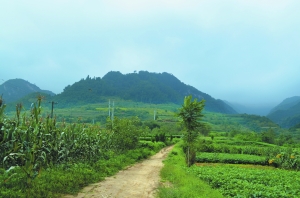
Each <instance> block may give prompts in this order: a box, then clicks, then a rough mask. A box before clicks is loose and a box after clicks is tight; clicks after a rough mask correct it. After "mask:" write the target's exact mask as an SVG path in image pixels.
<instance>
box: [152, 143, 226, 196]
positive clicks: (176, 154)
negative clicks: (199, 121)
mask: <svg viewBox="0 0 300 198" xmlns="http://www.w3.org/2000/svg"><path fill="white" fill-rule="evenodd" d="M182 143H183V142H182V141H181V142H179V143H178V144H176V145H175V147H174V148H173V150H172V151H171V152H170V154H169V155H168V157H167V159H166V160H164V167H163V168H162V170H161V172H160V175H161V178H162V183H161V185H160V187H159V191H158V196H159V197H160V198H190V197H198V198H219V197H223V196H222V195H221V194H220V193H219V192H218V191H217V190H214V189H212V188H211V187H209V186H208V185H207V184H206V183H205V182H203V181H201V180H199V178H198V177H197V176H196V175H194V174H193V173H192V172H191V171H190V169H186V168H185V164H184V158H185V154H184V153H183V151H182V149H181V147H182V146H183V145H182Z"/></svg>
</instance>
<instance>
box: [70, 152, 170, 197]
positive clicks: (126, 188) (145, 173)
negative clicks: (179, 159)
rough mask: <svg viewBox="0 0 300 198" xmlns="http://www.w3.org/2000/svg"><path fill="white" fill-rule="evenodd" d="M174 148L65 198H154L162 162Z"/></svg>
mask: <svg viewBox="0 0 300 198" xmlns="http://www.w3.org/2000/svg"><path fill="white" fill-rule="evenodd" d="M172 148H173V146H170V147H167V148H164V149H162V150H161V151H160V152H158V153H157V154H155V155H153V156H152V157H151V158H149V159H146V160H144V161H142V162H140V163H137V164H135V165H133V166H131V167H129V168H128V169H126V170H122V171H120V172H119V173H117V174H116V175H114V176H112V177H108V178H106V179H105V180H104V181H102V182H99V183H95V184H91V185H89V186H87V187H85V188H84V189H83V190H82V191H81V192H80V193H78V195H77V196H72V195H66V196H64V197H65V198H74V197H76V198H91V197H101V198H129V197H130V198H134V197H138V198H152V197H155V192H156V189H157V187H158V186H159V181H160V176H159V172H160V170H161V168H162V167H163V163H162V161H163V160H164V159H165V158H166V156H167V154H168V153H169V152H170V151H171V150H172Z"/></svg>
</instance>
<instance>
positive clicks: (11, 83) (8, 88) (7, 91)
mask: <svg viewBox="0 0 300 198" xmlns="http://www.w3.org/2000/svg"><path fill="white" fill-rule="evenodd" d="M35 92H40V93H45V94H48V95H55V94H54V93H53V92H52V91H48V90H42V89H40V88H39V87H38V86H36V85H34V84H32V83H30V82H28V81H26V80H23V79H11V80H7V81H6V82H4V83H3V84H2V85H0V95H2V97H3V100H4V101H5V103H10V102H14V101H17V100H19V99H20V98H22V97H24V96H26V95H28V94H30V93H35Z"/></svg>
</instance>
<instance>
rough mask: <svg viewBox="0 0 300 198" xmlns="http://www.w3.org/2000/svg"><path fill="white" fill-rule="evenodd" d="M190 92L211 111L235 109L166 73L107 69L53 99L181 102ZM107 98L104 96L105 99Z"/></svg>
mask: <svg viewBox="0 0 300 198" xmlns="http://www.w3.org/2000/svg"><path fill="white" fill-rule="evenodd" d="M190 94H191V95H193V97H195V98H198V99H199V100H201V99H204V100H206V103H205V109H206V110H207V111H212V112H220V113H226V114H235V113H236V111H235V110H234V109H233V108H231V107H230V106H229V105H227V104H226V103H224V102H223V101H222V100H217V99H214V98H213V97H211V96H210V95H208V94H206V93H203V92H201V91H199V90H197V89H196V88H194V87H192V86H190V85H186V84H184V83H183V82H181V81H180V80H178V79H177V78H176V77H175V76H173V75H172V74H169V73H166V72H164V73H150V72H147V71H140V72H138V73H130V74H122V73H120V72H114V71H111V72H108V73H107V74H106V75H105V76H103V78H100V77H96V78H95V77H94V78H91V77H89V76H87V77H86V79H81V80H80V81H78V82H76V83H74V84H73V85H68V86H67V87H65V89H64V91H63V92H62V93H61V94H58V95H56V96H55V97H54V98H55V100H56V101H58V102H59V103H60V104H61V105H65V106H70V105H72V104H83V103H97V102H101V101H103V100H104V98H107V97H118V98H121V99H125V100H132V101H137V102H144V103H153V104H161V103H176V104H182V102H183V98H184V96H187V95H190ZM105 100H106V99H105Z"/></svg>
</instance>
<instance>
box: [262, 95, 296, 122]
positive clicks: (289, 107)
mask: <svg viewBox="0 0 300 198" xmlns="http://www.w3.org/2000/svg"><path fill="white" fill-rule="evenodd" d="M267 117H268V118H270V119H271V120H272V121H274V122H276V123H277V124H279V125H280V126H281V127H285V128H289V127H292V126H295V125H297V124H299V123H300V97H299V96H294V97H291V98H287V99H285V100H284V101H282V102H281V103H280V104H279V105H277V106H276V107H274V108H273V109H272V110H271V112H270V113H269V114H268V115H267Z"/></svg>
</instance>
